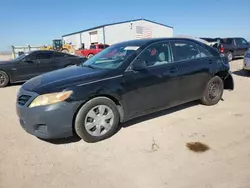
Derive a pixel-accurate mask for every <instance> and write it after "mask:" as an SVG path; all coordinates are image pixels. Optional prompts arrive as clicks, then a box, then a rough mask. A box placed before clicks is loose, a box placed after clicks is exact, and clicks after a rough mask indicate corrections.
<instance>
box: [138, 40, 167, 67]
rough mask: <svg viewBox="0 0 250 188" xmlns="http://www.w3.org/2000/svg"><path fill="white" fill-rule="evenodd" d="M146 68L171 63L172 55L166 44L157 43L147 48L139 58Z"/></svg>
mask: <svg viewBox="0 0 250 188" xmlns="http://www.w3.org/2000/svg"><path fill="white" fill-rule="evenodd" d="M139 58H140V59H141V60H143V61H145V63H146V66H147V67H151V66H157V65H162V64H168V63H172V54H171V50H170V44H169V43H168V42H159V43H156V44H152V45H150V46H149V47H147V48H146V49H145V50H144V51H143V52H142V53H141V54H140V56H139Z"/></svg>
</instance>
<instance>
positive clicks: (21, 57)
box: [14, 53, 28, 61]
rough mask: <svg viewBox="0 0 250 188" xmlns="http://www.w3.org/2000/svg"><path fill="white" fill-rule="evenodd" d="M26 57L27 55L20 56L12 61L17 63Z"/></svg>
mask: <svg viewBox="0 0 250 188" xmlns="http://www.w3.org/2000/svg"><path fill="white" fill-rule="evenodd" d="M27 55H28V54H27V53H25V54H22V55H19V56H18V57H16V58H15V59H14V60H15V61H19V60H21V59H23V58H24V57H26V56H27Z"/></svg>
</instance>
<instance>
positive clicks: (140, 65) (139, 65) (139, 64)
mask: <svg viewBox="0 0 250 188" xmlns="http://www.w3.org/2000/svg"><path fill="white" fill-rule="evenodd" d="M132 69H133V70H135V71H141V70H146V69H147V65H146V62H145V61H144V60H142V59H136V60H135V61H134V63H133V64H132Z"/></svg>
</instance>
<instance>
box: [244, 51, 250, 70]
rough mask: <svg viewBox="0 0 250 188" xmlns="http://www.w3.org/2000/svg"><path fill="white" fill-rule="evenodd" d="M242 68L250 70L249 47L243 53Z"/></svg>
mask: <svg viewBox="0 0 250 188" xmlns="http://www.w3.org/2000/svg"><path fill="white" fill-rule="evenodd" d="M243 69H244V70H246V71H250V48H249V49H248V51H247V52H246V53H245V56H244V65H243Z"/></svg>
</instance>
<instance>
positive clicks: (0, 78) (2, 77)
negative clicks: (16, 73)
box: [0, 71, 10, 88]
mask: <svg viewBox="0 0 250 188" xmlns="http://www.w3.org/2000/svg"><path fill="white" fill-rule="evenodd" d="M9 82H10V78H9V76H8V74H7V73H6V72H4V71H0V88H1V87H5V86H7V85H8V84H9Z"/></svg>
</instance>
